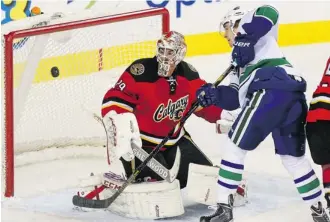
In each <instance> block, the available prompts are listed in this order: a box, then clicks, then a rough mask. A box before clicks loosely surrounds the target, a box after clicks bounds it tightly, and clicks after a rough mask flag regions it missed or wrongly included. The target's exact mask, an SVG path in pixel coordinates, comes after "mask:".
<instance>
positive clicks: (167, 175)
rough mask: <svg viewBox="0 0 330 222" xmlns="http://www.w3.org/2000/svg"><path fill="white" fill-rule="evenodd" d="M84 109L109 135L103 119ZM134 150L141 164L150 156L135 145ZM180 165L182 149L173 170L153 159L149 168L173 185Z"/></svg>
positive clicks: (177, 154) (177, 155) (178, 150)
mask: <svg viewBox="0 0 330 222" xmlns="http://www.w3.org/2000/svg"><path fill="white" fill-rule="evenodd" d="M82 109H83V110H85V111H86V112H88V113H90V114H91V115H93V118H94V119H95V120H96V121H97V122H98V123H100V124H101V125H102V127H103V128H104V130H105V133H106V134H107V131H106V129H105V126H104V123H103V120H102V118H101V117H100V116H99V115H97V114H96V113H94V112H92V111H91V110H89V109H87V108H86V107H84V106H82ZM107 138H108V135H107ZM108 144H109V143H108V142H107V146H108ZM107 150H109V148H108V147H107ZM132 150H133V153H134V156H136V157H137V158H138V159H139V160H141V162H143V161H145V159H147V157H148V155H149V154H148V153H147V152H146V151H144V150H143V149H142V148H141V147H138V146H137V145H136V144H134V143H132ZM108 158H110V157H109V155H108ZM180 163H181V151H180V149H177V151H176V156H175V160H174V164H173V166H172V168H171V169H167V168H166V167H165V166H163V165H162V164H161V163H159V162H158V161H157V160H156V159H155V158H151V160H150V161H149V162H148V164H147V166H148V167H149V168H150V169H151V170H152V171H154V172H155V173H156V174H157V175H158V176H160V177H161V178H163V179H164V180H166V181H167V182H169V183H172V182H173V181H174V180H175V179H176V176H177V175H178V172H179V168H180Z"/></svg>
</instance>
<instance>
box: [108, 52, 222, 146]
mask: <svg viewBox="0 0 330 222" xmlns="http://www.w3.org/2000/svg"><path fill="white" fill-rule="evenodd" d="M157 70H158V62H157V59H156V57H154V58H144V59H139V60H136V61H135V62H133V63H132V64H131V65H130V66H129V67H128V68H127V69H126V70H125V72H124V73H123V74H122V75H121V77H120V78H119V80H118V82H117V83H116V85H115V86H114V87H113V88H111V89H110V90H109V91H108V92H107V93H106V94H105V96H104V99H103V105H102V116H105V115H106V114H107V113H108V112H109V111H110V110H114V111H116V112H117V113H123V112H132V113H134V114H135V116H136V119H137V122H138V124H139V128H140V134H141V138H142V142H143V146H144V147H155V146H156V145H157V144H159V143H160V142H161V141H162V139H163V138H164V137H166V136H167V135H168V133H169V132H170V131H171V130H172V129H173V128H174V127H175V126H176V124H177V123H178V121H179V120H180V119H181V117H182V116H184V115H185V114H186V113H187V112H188V110H189V109H190V107H191V105H192V103H193V102H194V101H195V99H196V97H195V93H196V91H197V89H198V88H199V87H201V86H202V85H203V84H205V83H206V82H205V81H204V80H202V79H201V78H200V77H199V74H198V72H197V70H196V69H195V68H194V67H193V66H192V65H190V64H188V63H186V62H183V61H182V62H181V63H179V64H178V65H177V67H176V69H175V71H174V72H173V74H172V77H170V78H164V77H160V76H158V74H157ZM171 91H172V92H171ZM221 111H222V109H220V108H218V107H216V106H210V107H207V108H204V109H198V110H196V112H195V114H196V115H197V116H199V117H202V118H204V119H205V120H207V121H209V122H211V123H215V122H216V121H217V120H219V119H220V114H221ZM184 134H185V129H182V130H181V131H180V132H176V134H174V135H173V137H171V138H170V140H168V142H167V143H166V144H165V147H167V146H172V145H174V144H175V143H176V142H177V141H178V140H179V139H180V138H181V137H182V136H183V135H184Z"/></svg>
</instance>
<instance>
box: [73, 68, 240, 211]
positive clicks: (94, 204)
mask: <svg viewBox="0 0 330 222" xmlns="http://www.w3.org/2000/svg"><path fill="white" fill-rule="evenodd" d="M235 67H236V64H235V63H232V64H231V65H230V66H229V67H228V68H227V69H226V70H225V71H224V73H223V74H221V75H220V76H219V78H218V79H217V80H216V81H215V82H214V83H213V85H214V86H217V85H219V84H220V83H221V82H222V81H223V80H224V78H225V77H226V76H227V75H229V73H230V72H231V71H232V70H234V68H235ZM198 107H199V103H198V101H195V102H194V103H193V104H192V106H191V108H190V109H189V111H188V112H187V114H186V115H184V116H183V117H182V118H181V119H180V121H179V123H178V124H177V125H176V126H175V127H174V128H173V129H172V130H171V131H170V132H169V134H168V135H167V136H166V137H165V138H164V139H163V140H162V142H161V143H159V144H158V145H157V146H156V148H155V149H154V150H153V151H152V152H151V153H150V154H149V156H148V157H147V158H146V159H145V161H143V162H142V163H141V164H140V165H139V166H138V167H137V168H136V169H135V171H134V172H133V173H132V174H131V176H129V177H128V179H127V180H126V181H125V183H123V184H122V186H121V187H120V188H119V189H118V190H116V192H115V193H114V194H113V195H112V196H111V197H109V198H106V199H104V200H93V199H86V198H84V197H80V196H78V195H75V196H73V198H72V203H73V205H75V206H78V207H87V208H98V209H100V208H101V209H102V208H108V207H109V206H110V205H111V204H112V203H113V202H114V201H115V200H116V199H117V197H118V196H119V195H120V194H121V193H122V192H123V191H124V190H125V189H126V187H127V186H128V185H129V184H131V183H132V182H133V181H134V179H135V178H136V176H137V175H138V174H139V173H140V172H141V171H142V170H143V169H144V168H145V167H146V166H147V163H148V162H149V161H150V160H151V159H152V158H153V157H155V155H156V154H157V153H158V152H159V151H160V149H161V148H162V147H163V146H164V145H165V143H166V142H167V141H168V140H169V138H170V136H171V135H172V134H173V133H175V132H176V131H177V130H180V129H181V128H182V127H183V125H184V123H185V122H186V121H187V119H188V118H189V117H190V116H191V114H193V113H194V112H195V110H196V109H197V108H198Z"/></svg>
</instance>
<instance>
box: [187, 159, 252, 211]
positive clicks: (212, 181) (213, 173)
mask: <svg viewBox="0 0 330 222" xmlns="http://www.w3.org/2000/svg"><path fill="white" fill-rule="evenodd" d="M219 169H220V168H219V167H216V166H204V165H198V164H194V163H190V165H189V173H188V183H187V192H188V194H187V195H188V198H189V199H191V200H192V201H195V202H197V203H201V204H205V205H216V204H217V196H218V193H217V191H218V189H217V188H218V185H217V181H218V176H219ZM246 203H247V184H246V180H245V179H243V180H242V182H241V184H240V185H239V187H238V189H237V192H236V193H235V194H234V206H235V207H238V206H242V205H245V204H246Z"/></svg>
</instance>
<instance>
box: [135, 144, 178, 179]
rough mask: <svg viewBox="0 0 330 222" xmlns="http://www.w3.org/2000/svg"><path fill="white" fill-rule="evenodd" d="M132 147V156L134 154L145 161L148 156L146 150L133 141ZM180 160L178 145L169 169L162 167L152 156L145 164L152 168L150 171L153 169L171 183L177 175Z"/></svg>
mask: <svg viewBox="0 0 330 222" xmlns="http://www.w3.org/2000/svg"><path fill="white" fill-rule="evenodd" d="M132 149H133V153H134V156H136V157H137V158H138V159H139V160H141V162H143V161H145V160H146V159H147V158H148V155H149V154H148V153H147V152H146V151H144V150H143V149H142V148H141V147H138V146H137V145H135V144H134V143H132ZM180 162H181V152H180V148H179V147H178V148H177V150H176V156H175V160H174V164H173V166H172V168H171V169H170V170H169V169H167V168H166V167H164V166H163V165H162V164H161V163H159V162H158V161H157V160H156V159H154V158H151V159H150V161H149V162H148V163H147V166H148V167H149V168H150V169H152V171H154V172H155V173H156V174H157V175H159V176H160V177H161V178H163V179H164V180H166V181H167V182H169V183H172V182H173V181H174V180H175V179H176V176H177V175H178V172H179V168H180Z"/></svg>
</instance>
